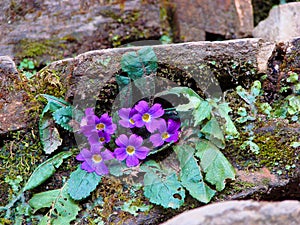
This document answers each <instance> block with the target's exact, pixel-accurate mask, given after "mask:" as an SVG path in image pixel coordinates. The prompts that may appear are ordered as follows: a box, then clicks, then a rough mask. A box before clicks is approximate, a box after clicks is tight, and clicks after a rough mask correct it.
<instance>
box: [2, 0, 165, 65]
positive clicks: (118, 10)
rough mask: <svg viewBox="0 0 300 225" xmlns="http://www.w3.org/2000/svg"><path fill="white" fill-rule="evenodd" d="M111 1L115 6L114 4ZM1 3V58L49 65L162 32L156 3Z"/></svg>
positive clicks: (49, 0)
mask: <svg viewBox="0 0 300 225" xmlns="http://www.w3.org/2000/svg"><path fill="white" fill-rule="evenodd" d="M114 2H115V3H114ZM119 2H122V1H107V0H96V1H95V0H88V1H82V0H73V1H52V0H42V1H33V0H29V1H28V0H16V1H10V0H2V1H1V2H0V11H1V12H2V13H0V29H1V33H0V55H9V56H11V57H17V58H26V57H34V58H37V57H39V56H40V57H41V59H39V61H41V62H42V63H44V64H46V61H54V60H57V59H62V58H65V57H69V56H72V55H73V54H80V53H83V52H86V51H89V50H94V49H103V48H108V47H113V46H115V45H116V46H117V45H120V44H124V43H123V42H126V41H127V42H131V41H132V40H140V39H158V38H159V37H160V36H161V35H162V31H163V28H162V26H161V24H160V9H159V4H158V3H157V1H156V0H154V1H150V0H149V1H142V0H130V1H123V2H124V4H122V3H119Z"/></svg>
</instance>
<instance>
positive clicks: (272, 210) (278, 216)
mask: <svg viewBox="0 0 300 225" xmlns="http://www.w3.org/2000/svg"><path fill="white" fill-rule="evenodd" d="M178 224H180V225H202V224H205V225H242V224H247V225H287V224H289V225H298V224H300V202H299V201H283V202H255V201H252V200H248V201H228V202H221V203H216V204H211V205H208V206H204V207H200V208H197V209H193V210H190V211H187V212H184V213H182V214H180V215H178V216H176V217H174V218H173V219H170V220H169V221H167V222H165V223H163V224H162V225H178Z"/></svg>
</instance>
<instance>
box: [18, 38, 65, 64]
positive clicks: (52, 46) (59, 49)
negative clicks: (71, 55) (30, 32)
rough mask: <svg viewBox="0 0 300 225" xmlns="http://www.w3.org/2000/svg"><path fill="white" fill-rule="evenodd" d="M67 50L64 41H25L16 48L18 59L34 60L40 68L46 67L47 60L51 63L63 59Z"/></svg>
mask: <svg viewBox="0 0 300 225" xmlns="http://www.w3.org/2000/svg"><path fill="white" fill-rule="evenodd" d="M65 48H66V45H65V40H64V39H57V38H56V39H55V38H54V39H44V40H30V39H23V40H21V41H20V42H19V43H18V44H17V45H16V46H15V52H16V59H17V60H22V59H24V58H29V59H32V60H34V62H35V63H36V65H37V66H38V67H40V66H41V64H43V65H45V64H46V63H47V62H45V59H46V60H47V61H48V62H50V61H54V60H59V59H62V58H63V50H64V49H65Z"/></svg>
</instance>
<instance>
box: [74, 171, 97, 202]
mask: <svg viewBox="0 0 300 225" xmlns="http://www.w3.org/2000/svg"><path fill="white" fill-rule="evenodd" d="M101 178H102V177H101V176H98V175H97V174H96V173H95V172H93V173H89V172H87V171H85V170H83V169H81V168H80V166H78V168H77V170H75V171H74V172H72V173H71V175H70V179H69V181H68V182H69V194H70V196H71V197H72V198H73V199H74V200H81V199H83V198H86V197H88V196H89V195H90V193H91V192H92V191H93V190H95V189H96V187H97V185H98V184H99V183H100V181H101Z"/></svg>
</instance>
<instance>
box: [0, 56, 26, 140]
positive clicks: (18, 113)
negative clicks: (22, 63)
mask: <svg viewBox="0 0 300 225" xmlns="http://www.w3.org/2000/svg"><path fill="white" fill-rule="evenodd" d="M18 82H20V77H19V74H18V71H17V68H16V65H15V63H14V61H13V60H12V59H11V58H10V57H8V56H0V90H1V92H0V135H1V134H6V133H7V132H8V131H14V130H19V129H22V128H25V127H26V125H27V123H26V120H27V117H26V115H25V114H26V113H25V112H26V107H25V101H24V96H26V94H25V93H24V92H23V91H22V90H16V84H17V83H18Z"/></svg>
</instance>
